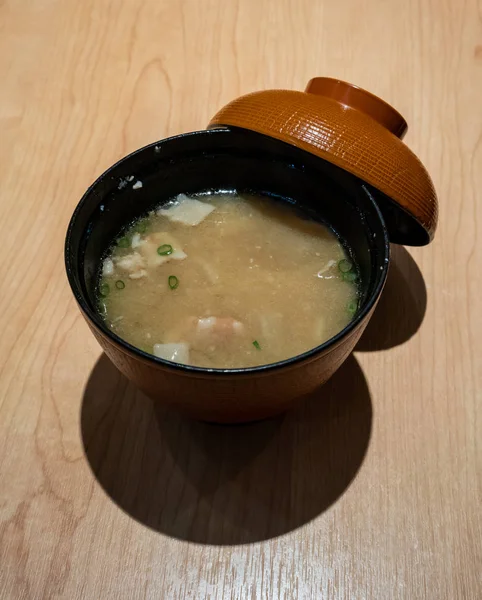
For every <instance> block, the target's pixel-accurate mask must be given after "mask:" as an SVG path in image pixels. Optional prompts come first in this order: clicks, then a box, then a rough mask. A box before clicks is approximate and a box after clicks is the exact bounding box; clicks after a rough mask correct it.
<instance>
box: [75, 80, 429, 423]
mask: <svg viewBox="0 0 482 600" xmlns="http://www.w3.org/2000/svg"><path fill="white" fill-rule="evenodd" d="M406 130H407V123H406V121H405V120H404V119H403V117H402V116H401V115H400V114H399V113H398V112H397V111H396V110H395V109H394V108H392V107H391V106H390V105H389V104H387V103H386V102H384V101H383V100H381V99H380V98H377V97H376V96H374V95H373V94H370V93H369V92H366V91H365V90H362V89H361V88H359V87H357V86H354V85H352V84H349V83H345V82H342V81H339V80H337V79H330V78H323V77H318V78H315V79H312V80H311V81H310V82H309V83H308V86H307V88H306V90H305V91H304V92H298V91H293V90H266V91H261V92H255V93H252V94H248V95H246V96H242V97H240V98H237V99H236V100H234V101H233V102H231V103H229V104H228V105H226V106H225V107H224V108H222V109H221V110H220V111H219V112H218V113H217V114H216V115H215V116H214V117H213V119H212V120H211V122H210V125H209V128H208V129H207V130H203V131H197V132H193V133H188V134H184V135H180V136H176V137H172V138H169V139H165V140H161V141H160V142H157V143H155V144H151V145H149V146H146V147H145V148H142V149H141V150H138V151H137V152H134V153H133V154H130V155H129V156H127V157H125V158H123V159H122V160H121V161H119V162H118V163H117V164H116V165H114V166H113V167H112V168H110V169H109V170H108V171H106V172H105V173H104V174H103V175H101V176H100V177H99V179H98V180H97V181H96V182H95V183H94V184H93V185H92V186H91V187H90V188H89V189H88V190H87V192H86V193H85V195H84V197H83V198H82V200H81V201H80V203H79V205H78V206H77V208H76V209H75V212H74V214H73V216H72V219H71V221H70V225H69V228H68V232H67V238H66V244H65V262H66V269H67V276H68V279H69V283H70V286H71V288H72V291H73V293H74V296H75V298H76V300H77V303H78V305H79V307H80V310H81V311H82V314H83V315H84V317H85V319H86V321H87V323H88V325H89V327H90V328H91V330H92V332H93V334H94V336H95V337H96V338H97V340H98V341H99V343H100V345H101V346H102V348H103V349H104V351H105V353H106V354H107V356H108V357H109V358H110V359H111V361H112V362H113V363H114V364H115V365H116V366H117V368H118V369H119V370H120V371H121V372H122V373H123V374H124V375H125V376H126V377H127V378H128V379H129V380H130V381H132V382H133V383H134V384H135V385H136V386H137V387H138V388H140V389H141V390H142V391H144V392H145V393H146V394H147V395H148V396H151V397H152V398H153V399H154V400H156V401H159V402H162V403H163V404H165V405H167V406H169V407H172V408H173V409H175V410H178V411H180V412H182V413H183V414H185V415H187V416H189V417H193V418H196V419H201V420H205V421H211V422H219V423H242V422H248V421H255V420H259V419H263V418H266V417H270V416H272V415H275V414H277V413H281V412H283V411H285V410H287V409H288V408H289V407H290V406H292V404H293V403H294V402H296V400H297V399H299V398H301V397H303V396H305V395H307V394H309V393H311V392H312V391H313V390H315V389H316V388H318V387H319V386H320V385H322V384H323V383H324V382H325V381H326V380H327V379H328V378H329V377H330V376H331V375H333V373H334V372H335V371H336V370H337V369H338V368H339V367H340V365H341V364H342V363H343V361H344V360H345V359H346V358H347V356H348V355H349V354H350V353H351V351H352V350H353V348H354V346H355V344H356V343H357V341H358V339H359V338H360V336H361V334H362V333H363V330H364V329H365V327H366V325H367V323H368V321H369V319H370V316H371V315H372V313H373V310H374V308H375V306H376V304H377V302H378V299H379V297H380V294H381V293H382V289H383V286H384V283H385V280H386V277H387V271H388V266H389V258H390V242H392V243H401V244H409V245H419V246H421V245H425V244H427V243H429V242H430V241H431V240H432V239H433V237H434V234H435V230H436V226H437V218H438V204H437V198H436V194H435V190H434V187H433V184H432V181H431V179H430V177H429V175H428V173H427V171H426V170H425V168H424V167H423V165H422V163H421V162H420V161H419V159H418V158H417V157H416V156H415V155H414V154H413V153H412V152H411V151H410V150H409V148H408V147H407V146H406V145H405V144H404V143H403V142H402V138H403V136H404V134H405V132H406ZM218 190H226V191H230V190H236V191H239V192H243V191H245V192H251V193H255V194H256V193H259V194H262V195H269V196H271V197H272V198H273V199H274V201H277V202H290V203H292V204H294V205H296V206H297V207H299V208H300V209H301V210H302V211H304V212H305V213H307V214H308V215H311V216H312V217H313V218H314V219H317V220H320V221H323V222H324V223H326V224H327V225H329V226H330V227H332V228H333V229H334V230H335V231H336V232H337V233H338V234H339V236H340V237H341V239H342V240H344V242H345V243H346V244H347V245H348V246H349V247H350V248H351V250H352V251H353V253H354V254H355V257H356V261H357V263H358V266H359V268H360V276H361V292H360V293H361V297H360V302H359V308H358V311H357V313H356V315H355V316H354V318H353V320H352V321H351V322H350V323H349V324H348V325H347V326H346V327H345V328H344V329H343V330H342V331H340V332H339V333H338V334H337V335H335V336H334V337H332V338H331V339H329V340H328V341H326V342H325V343H323V344H321V345H319V346H317V347H315V348H312V349H311V350H309V351H308V352H305V353H303V354H301V355H299V356H294V357H292V358H290V359H288V360H283V361H281V362H277V363H275V364H269V365H263V366H258V367H250V368H244V369H207V368H199V367H193V366H188V365H181V364H175V363H171V362H168V361H165V360H162V359H159V358H156V357H154V356H153V355H151V354H147V353H145V352H143V351H142V350H140V349H138V348H135V347H133V346H131V345H130V344H128V343H127V342H126V341H124V340H122V339H121V338H119V337H118V336H117V335H116V334H115V333H114V332H113V331H112V330H110V329H109V328H108V327H106V325H105V323H104V321H103V319H102V318H101V317H100V316H99V314H98V312H97V310H96V283H97V272H98V267H99V262H100V260H101V257H103V255H104V254H105V252H106V250H107V249H108V248H109V246H110V244H111V242H112V240H113V239H114V238H115V237H116V236H117V235H118V233H119V232H120V231H121V229H122V228H123V226H125V225H126V224H127V223H129V222H131V221H132V220H134V219H135V218H137V217H139V216H140V215H142V214H144V213H145V212H146V211H147V210H149V209H150V208H152V207H153V206H156V205H158V204H160V203H162V202H163V201H165V202H167V201H168V200H169V199H171V198H172V197H173V196H175V195H177V194H179V193H186V194H190V193H200V192H209V191H218ZM298 311H299V306H297V305H293V319H296V314H297V312H298Z"/></svg>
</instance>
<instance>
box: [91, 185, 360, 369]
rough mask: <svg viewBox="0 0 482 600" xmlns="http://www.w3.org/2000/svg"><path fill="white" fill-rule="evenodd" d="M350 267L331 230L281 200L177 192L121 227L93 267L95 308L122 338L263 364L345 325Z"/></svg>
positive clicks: (173, 355)
mask: <svg viewBox="0 0 482 600" xmlns="http://www.w3.org/2000/svg"><path fill="white" fill-rule="evenodd" d="M357 303H358V291H357V271H356V267H355V264H354V263H353V261H352V259H351V258H350V257H349V256H348V255H347V253H346V251H345V249H344V248H343V246H342V245H341V243H340V242H339V240H338V238H337V237H336V235H335V234H334V233H333V232H332V231H331V230H330V229H329V228H328V227H326V226H324V225H322V224H320V223H317V222H314V221H311V220H308V219H306V218H304V217H303V216H302V215H300V213H299V212H297V211H295V210H294V209H293V208H292V207H291V206H289V205H287V204H286V203H285V202H279V201H275V200H273V199H270V198H267V197H261V196H249V195H237V194H234V193H233V194H221V193H218V194H209V195H199V196H191V197H187V196H185V195H183V194H180V195H179V196H177V198H175V199H174V200H173V201H172V202H171V203H169V204H168V205H163V206H162V207H160V208H159V209H157V210H155V211H152V212H151V213H149V215H147V216H146V217H145V218H142V219H140V220H138V221H137V222H135V223H134V224H132V225H131V226H130V227H129V228H127V229H126V230H125V231H124V233H123V235H122V237H120V238H118V239H117V240H116V241H115V243H114V244H113V246H112V247H111V248H110V251H109V253H108V255H107V256H106V258H105V259H104V260H103V263H102V265H101V273H100V277H99V310H100V312H101V313H102V315H103V318H104V319H105V321H106V323H107V325H108V326H109V327H110V328H111V329H112V330H113V331H114V332H115V333H116V334H117V335H118V336H120V337H121V338H123V339H124V340H126V341H127V342H129V343H130V344H132V345H133V346H137V347H138V348H141V349H142V350H144V351H145V352H149V353H152V354H154V355H156V356H158V357H160V358H165V359H167V360H172V361H175V362H180V363H185V364H190V365H195V366H199V367H210V368H242V367H251V366H256V365H263V364H269V363H273V362H277V361H280V360H283V359H287V358H290V357H293V356H296V355H298V354H301V353H303V352H305V351H307V350H309V349H311V348H313V347H315V346H318V345H319V344H321V343H322V342H324V341H326V340H328V339H329V338H331V337H332V336H333V335H335V334H336V333H338V332H339V331H340V330H341V329H343V328H344V327H345V326H346V325H347V324H348V323H349V322H350V320H351V319H352V318H353V316H354V314H355V312H356V310H357Z"/></svg>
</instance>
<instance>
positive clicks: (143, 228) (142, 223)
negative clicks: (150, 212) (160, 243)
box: [136, 219, 147, 233]
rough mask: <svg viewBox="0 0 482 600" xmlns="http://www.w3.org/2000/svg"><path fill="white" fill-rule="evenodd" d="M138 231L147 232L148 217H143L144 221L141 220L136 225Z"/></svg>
mask: <svg viewBox="0 0 482 600" xmlns="http://www.w3.org/2000/svg"><path fill="white" fill-rule="evenodd" d="M136 231H138V232H139V233H146V231H147V219H142V221H139V223H137V225H136Z"/></svg>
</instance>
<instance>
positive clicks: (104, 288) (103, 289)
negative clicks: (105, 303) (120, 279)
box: [99, 283, 110, 298]
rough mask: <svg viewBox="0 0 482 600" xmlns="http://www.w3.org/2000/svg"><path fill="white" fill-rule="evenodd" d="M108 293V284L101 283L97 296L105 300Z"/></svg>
mask: <svg viewBox="0 0 482 600" xmlns="http://www.w3.org/2000/svg"><path fill="white" fill-rule="evenodd" d="M109 292H110V287H109V284H108V283H102V284H101V285H100V287H99V294H100V295H101V296H102V298H105V297H106V296H108V295H109Z"/></svg>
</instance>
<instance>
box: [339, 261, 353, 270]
mask: <svg viewBox="0 0 482 600" xmlns="http://www.w3.org/2000/svg"><path fill="white" fill-rule="evenodd" d="M352 267H353V264H352V263H351V262H350V261H349V260H346V258H343V259H342V260H340V262H339V263H338V268H339V269H340V271H341V272H342V273H348V271H351V269H352Z"/></svg>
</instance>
